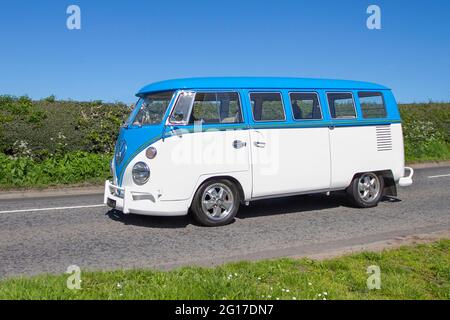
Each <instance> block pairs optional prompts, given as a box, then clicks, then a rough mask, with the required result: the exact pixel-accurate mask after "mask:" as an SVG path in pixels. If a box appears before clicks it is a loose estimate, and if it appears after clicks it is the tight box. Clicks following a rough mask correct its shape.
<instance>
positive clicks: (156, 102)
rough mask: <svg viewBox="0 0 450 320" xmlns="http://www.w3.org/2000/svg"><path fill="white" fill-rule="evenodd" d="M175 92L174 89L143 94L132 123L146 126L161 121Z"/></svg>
mask: <svg viewBox="0 0 450 320" xmlns="http://www.w3.org/2000/svg"><path fill="white" fill-rule="evenodd" d="M173 94H174V91H166V92H158V93H151V94H148V95H145V96H143V97H142V98H141V99H140V100H139V101H138V103H137V104H136V107H137V108H139V111H138V112H137V114H136V116H135V117H134V120H133V123H132V125H133V126H145V125H150V124H159V123H161V121H162V119H163V117H164V114H165V113H166V110H167V107H168V106H169V103H170V101H171V100H172V97H173ZM133 113H134V112H133Z"/></svg>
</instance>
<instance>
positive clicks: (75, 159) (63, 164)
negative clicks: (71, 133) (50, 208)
mask: <svg viewBox="0 0 450 320" xmlns="http://www.w3.org/2000/svg"><path fill="white" fill-rule="evenodd" d="M110 160H111V157H110V156H109V155H107V154H95V153H88V152H85V151H76V152H70V153H66V154H65V155H64V156H55V157H50V158H47V159H44V160H35V159H33V158H29V157H20V158H11V157H9V156H6V155H4V154H2V153H0V168H1V170H0V187H2V188H11V187H21V188H28V187H33V188H35V187H44V186H51V185H61V184H73V183H99V182H103V181H105V180H106V179H107V178H108V176H109V161H110Z"/></svg>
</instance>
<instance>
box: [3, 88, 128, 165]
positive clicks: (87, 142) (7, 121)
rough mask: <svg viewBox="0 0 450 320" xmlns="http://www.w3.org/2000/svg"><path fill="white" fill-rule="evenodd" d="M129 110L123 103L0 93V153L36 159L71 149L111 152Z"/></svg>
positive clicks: (63, 152)
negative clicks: (57, 99) (33, 99)
mask: <svg viewBox="0 0 450 320" xmlns="http://www.w3.org/2000/svg"><path fill="white" fill-rule="evenodd" d="M129 112H130V109H129V108H128V107H127V106H126V105H125V104H123V103H102V102H101V101H93V102H76V101H56V100H54V97H49V98H47V99H43V100H39V101H32V100H30V99H29V98H28V97H19V98H17V97H12V96H0V153H4V154H7V155H17V156H22V155H25V156H28V155H32V156H33V158H39V159H46V158H48V157H49V156H54V155H55V154H65V153H67V152H74V151H86V152H92V153H111V152H112V151H113V149H114V143H115V140H116V138H117V134H118V128H119V126H120V125H121V124H122V123H123V121H124V119H125V118H126V116H127V115H128V114H129Z"/></svg>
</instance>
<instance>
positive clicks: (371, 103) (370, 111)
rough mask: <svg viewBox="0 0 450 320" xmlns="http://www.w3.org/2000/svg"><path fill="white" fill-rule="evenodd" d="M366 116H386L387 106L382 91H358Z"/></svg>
mask: <svg viewBox="0 0 450 320" xmlns="http://www.w3.org/2000/svg"><path fill="white" fill-rule="evenodd" d="M358 98H359V104H360V105H361V111H362V115H363V117H364V118H386V116H387V114H386V106H385V104H384V99H383V95H382V93H381V92H358Z"/></svg>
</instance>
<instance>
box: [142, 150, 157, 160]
mask: <svg viewBox="0 0 450 320" xmlns="http://www.w3.org/2000/svg"><path fill="white" fill-rule="evenodd" d="M156 154H157V151H156V148H155V147H149V148H148V149H147V150H146V151H145V155H146V156H147V158H149V159H153V158H154V157H156Z"/></svg>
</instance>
